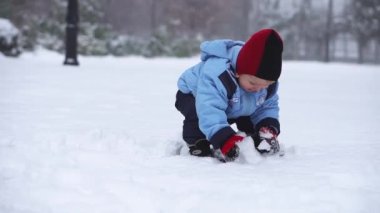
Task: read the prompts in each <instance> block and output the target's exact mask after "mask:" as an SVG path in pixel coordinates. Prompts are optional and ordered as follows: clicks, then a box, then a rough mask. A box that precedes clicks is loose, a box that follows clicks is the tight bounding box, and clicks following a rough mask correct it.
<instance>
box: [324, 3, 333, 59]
mask: <svg viewBox="0 0 380 213" xmlns="http://www.w3.org/2000/svg"><path fill="white" fill-rule="evenodd" d="M332 19H333V1H332V0H329V5H328V10H327V22H326V31H325V54H324V55H325V57H324V61H325V62H329V61H330V60H331V59H330V40H331V35H332V32H331V31H332V29H331V25H332V22H333V20H332Z"/></svg>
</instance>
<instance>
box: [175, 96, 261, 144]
mask: <svg viewBox="0 0 380 213" xmlns="http://www.w3.org/2000/svg"><path fill="white" fill-rule="evenodd" d="M175 107H176V108H177V109H178V110H179V111H180V112H181V113H182V115H184V116H185V120H184V121H183V131H182V137H183V139H184V140H185V142H186V143H187V144H188V145H194V144H195V142H196V141H198V140H200V139H205V138H206V136H205V135H204V134H203V133H202V131H201V130H200V129H199V122H198V116H197V112H196V109H195V98H194V96H193V95H192V94H185V93H182V92H181V91H178V92H177V95H176V102H175ZM228 123H229V124H233V123H236V126H237V128H238V130H240V131H243V132H245V133H247V134H250V135H252V134H254V126H253V124H252V122H251V119H250V118H249V116H242V117H239V118H236V119H228Z"/></svg>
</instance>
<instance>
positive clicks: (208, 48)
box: [201, 39, 244, 68]
mask: <svg viewBox="0 0 380 213" xmlns="http://www.w3.org/2000/svg"><path fill="white" fill-rule="evenodd" d="M243 44H244V42H242V41H233V40H227V39H225V40H214V41H205V42H203V43H202V44H201V60H202V61H206V60H207V59H209V58H212V57H217V58H224V59H228V60H230V61H231V62H232V66H233V67H234V68H236V60H237V56H238V54H239V51H240V49H241V48H242V46H243Z"/></svg>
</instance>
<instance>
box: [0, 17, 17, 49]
mask: <svg viewBox="0 0 380 213" xmlns="http://www.w3.org/2000/svg"><path fill="white" fill-rule="evenodd" d="M19 34H20V33H19V30H18V29H17V28H16V27H15V26H14V25H13V24H12V23H11V22H10V21H9V20H8V19H3V18H0V52H2V53H3V54H4V55H6V56H18V55H20V53H21V50H20V46H19V37H20V36H19Z"/></svg>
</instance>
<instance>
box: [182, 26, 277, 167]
mask: <svg viewBox="0 0 380 213" xmlns="http://www.w3.org/2000/svg"><path fill="white" fill-rule="evenodd" d="M282 51H283V42H282V39H281V37H280V36H279V34H278V33H277V32H276V31H275V30H273V29H263V30H260V31H259V32H256V33H255V34H253V35H252V36H251V38H249V40H248V41H247V42H246V43H244V42H241V41H232V40H215V41H206V42H203V43H202V44H201V62H200V63H198V64H196V65H195V66H193V67H190V68H189V69H187V70H186V71H185V72H184V73H183V74H182V75H181V77H180V78H179V80H178V88H179V91H178V92H177V95H176V103H175V106H176V108H177V109H178V110H179V111H180V112H181V113H182V114H183V115H184V116H185V120H184V121H183V139H184V140H185V142H186V143H187V145H188V147H189V149H190V150H189V152H190V154H191V155H195V156H200V157H203V156H214V157H216V158H218V159H219V160H221V161H223V162H227V161H233V160H235V159H236V158H237V157H238V156H239V147H238V146H237V145H236V143H238V142H240V141H242V140H243V137H242V136H240V135H238V134H237V133H236V132H235V131H234V130H233V129H232V128H231V127H230V125H231V124H233V123H236V126H237V129H238V130H239V131H242V132H245V133H246V134H247V135H249V136H251V137H252V138H253V140H254V143H255V147H256V149H257V150H258V151H259V152H260V153H276V152H278V151H279V148H280V147H279V144H278V141H277V136H278V134H280V123H279V120H278V118H279V107H278V94H277V90H278V82H277V80H278V78H279V77H280V74H281V66H282ZM210 145H212V148H211V147H210Z"/></svg>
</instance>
